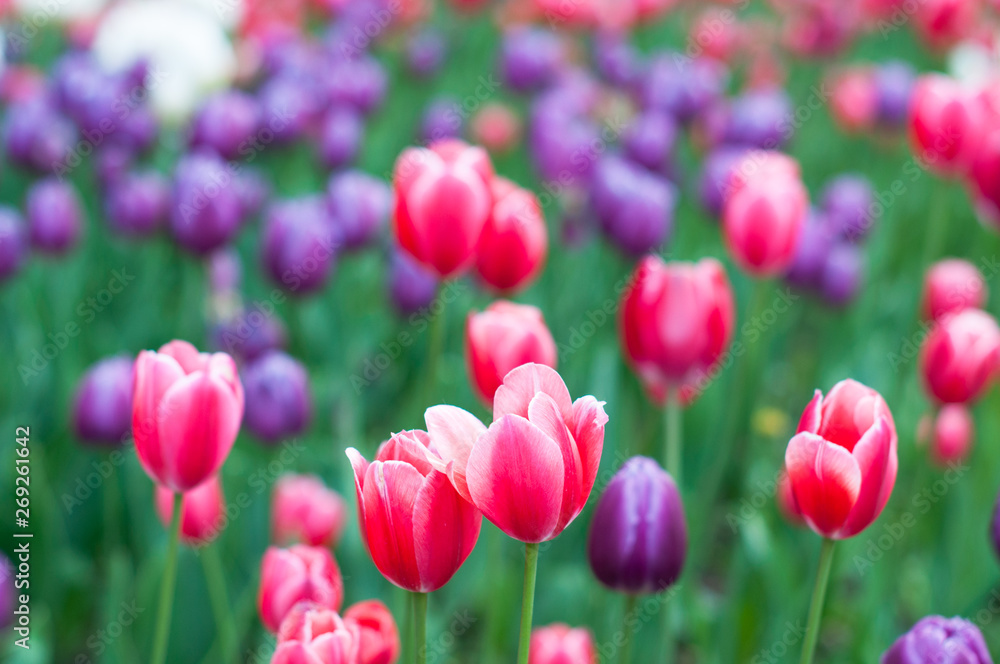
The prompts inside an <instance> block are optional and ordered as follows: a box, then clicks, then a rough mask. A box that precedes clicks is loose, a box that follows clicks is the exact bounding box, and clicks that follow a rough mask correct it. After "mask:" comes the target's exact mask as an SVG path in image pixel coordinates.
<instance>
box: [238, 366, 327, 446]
mask: <svg viewBox="0 0 1000 664" xmlns="http://www.w3.org/2000/svg"><path fill="white" fill-rule="evenodd" d="M243 382H244V384H245V385H244V387H245V390H246V402H247V409H246V424H247V428H248V429H249V430H250V431H251V433H253V434H254V435H255V436H257V437H258V438H260V439H261V440H263V441H264V442H266V443H271V444H273V443H276V442H277V441H279V440H281V439H283V438H286V437H288V436H294V435H295V434H298V433H301V432H302V431H304V430H305V429H306V427H308V426H309V420H310V419H311V417H312V406H311V404H310V396H309V376H308V374H307V373H306V368H305V366H304V365H303V364H302V363H301V362H299V361H298V360H296V359H295V358H293V357H291V356H290V355H288V354H286V353H285V352H283V351H280V350H272V351H268V352H266V353H264V354H263V355H261V356H260V357H258V358H256V359H254V360H252V361H251V362H250V363H249V364H248V365H247V366H246V367H245V369H244V372H243Z"/></svg>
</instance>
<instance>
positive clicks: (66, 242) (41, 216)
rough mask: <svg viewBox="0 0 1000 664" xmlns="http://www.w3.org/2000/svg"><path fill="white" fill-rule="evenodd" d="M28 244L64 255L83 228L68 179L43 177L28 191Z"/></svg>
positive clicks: (74, 242)
mask: <svg viewBox="0 0 1000 664" xmlns="http://www.w3.org/2000/svg"><path fill="white" fill-rule="evenodd" d="M25 212H26V215H27V217H28V234H29V236H30V238H31V245H32V246H33V247H35V248H36V249H38V250H39V251H43V252H46V253H51V254H64V253H66V252H67V251H68V250H69V249H71V248H72V247H73V246H74V245H75V244H76V242H77V240H79V238H80V233H81V232H82V231H83V210H82V205H81V203H80V198H79V196H77V193H76V190H75V189H73V185H71V184H70V183H69V182H68V181H65V182H64V181H62V180H57V179H56V178H46V179H44V180H39V181H38V182H36V183H35V184H33V185H32V186H31V188H30V189H29V190H28V197H27V201H26V203H25Z"/></svg>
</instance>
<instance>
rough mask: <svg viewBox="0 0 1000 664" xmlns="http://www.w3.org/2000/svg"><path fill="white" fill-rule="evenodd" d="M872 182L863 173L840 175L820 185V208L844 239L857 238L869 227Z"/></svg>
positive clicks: (865, 232) (870, 223)
mask: <svg viewBox="0 0 1000 664" xmlns="http://www.w3.org/2000/svg"><path fill="white" fill-rule="evenodd" d="M873 200H874V197H873V192H872V186H871V183H870V182H869V181H868V179H867V178H866V177H864V176H863V175H855V174H846V175H840V176H838V177H836V178H834V179H833V180H830V182H829V183H827V185H826V187H825V188H824V189H823V203H822V209H823V212H824V213H825V216H826V219H827V221H828V222H829V223H830V224H831V226H832V227H833V228H834V229H836V231H837V232H838V233H840V234H841V235H842V236H843V237H844V238H845V239H847V240H849V241H851V242H856V241H858V240H860V239H861V238H863V237H864V236H865V235H867V234H868V231H870V230H871V226H872V222H873V221H874V218H875V217H874V216H873V215H872V214H871V208H872V202H873Z"/></svg>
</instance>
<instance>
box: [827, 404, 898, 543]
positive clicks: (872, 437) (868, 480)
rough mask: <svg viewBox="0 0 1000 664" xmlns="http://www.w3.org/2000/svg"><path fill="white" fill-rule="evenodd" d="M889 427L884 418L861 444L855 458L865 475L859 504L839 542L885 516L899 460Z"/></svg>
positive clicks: (864, 437) (855, 451) (854, 455)
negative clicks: (882, 514) (882, 515)
mask: <svg viewBox="0 0 1000 664" xmlns="http://www.w3.org/2000/svg"><path fill="white" fill-rule="evenodd" d="M892 443H893V441H892V432H891V430H890V429H889V423H888V422H887V421H886V420H885V418H884V417H880V418H879V419H878V421H877V422H876V423H875V425H874V426H873V427H871V428H870V429H869V430H868V431H867V432H866V433H865V435H864V436H862V438H861V440H860V441H858V444H857V445H855V446H854V452H853V453H852V456H853V457H854V460H855V461H856V462H857V464H858V468H859V470H860V471H861V488H860V491H859V492H858V500H857V503H855V505H854V508H853V509H852V510H851V514H850V516H848V518H847V523H845V524H844V527H843V528H841V530H840V532H839V533H837V539H841V538H845V537H853V536H854V535H857V534H858V533H860V532H861V531H862V530H864V529H865V528H867V527H868V526H869V525H871V523H872V522H873V521H874V520H875V519H877V518H878V515H879V514H881V512H882V509H883V508H884V507H885V504H886V503H887V502H888V501H889V494H890V493H892V487H893V485H894V484H895V483H896V470H897V466H898V463H899V461H898V459H897V457H896V450H894V449H893V444H892Z"/></svg>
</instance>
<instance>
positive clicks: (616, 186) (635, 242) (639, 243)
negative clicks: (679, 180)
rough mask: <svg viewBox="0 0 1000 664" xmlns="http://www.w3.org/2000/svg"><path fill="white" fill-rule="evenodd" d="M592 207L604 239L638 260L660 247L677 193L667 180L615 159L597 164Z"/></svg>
mask: <svg viewBox="0 0 1000 664" xmlns="http://www.w3.org/2000/svg"><path fill="white" fill-rule="evenodd" d="M590 196H591V205H592V207H593V209H594V211H595V213H596V214H597V219H598V221H599V222H600V224H601V228H602V229H603V231H604V233H605V235H607V236H608V238H609V239H610V240H611V241H612V242H614V243H615V244H616V245H617V246H618V247H619V248H620V249H621V250H622V251H624V252H626V253H628V254H631V255H634V256H638V255H641V254H644V253H646V252H648V251H653V250H654V249H656V248H658V247H660V246H661V245H662V244H663V243H664V241H666V239H667V237H668V236H669V234H670V230H671V227H672V226H673V213H674V205H675V202H676V200H677V193H676V190H675V189H674V187H673V185H671V184H670V183H669V182H667V180H666V179H664V178H662V177H660V176H658V175H654V174H653V173H650V172H649V171H646V170H643V169H642V168H641V167H640V166H637V165H636V164H634V163H632V162H630V161H628V160H627V159H624V158H622V157H620V156H618V155H614V154H612V155H606V156H605V157H603V158H602V159H601V161H600V162H599V163H598V164H597V168H596V169H595V171H594V177H593V180H592V183H591V190H590Z"/></svg>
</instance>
